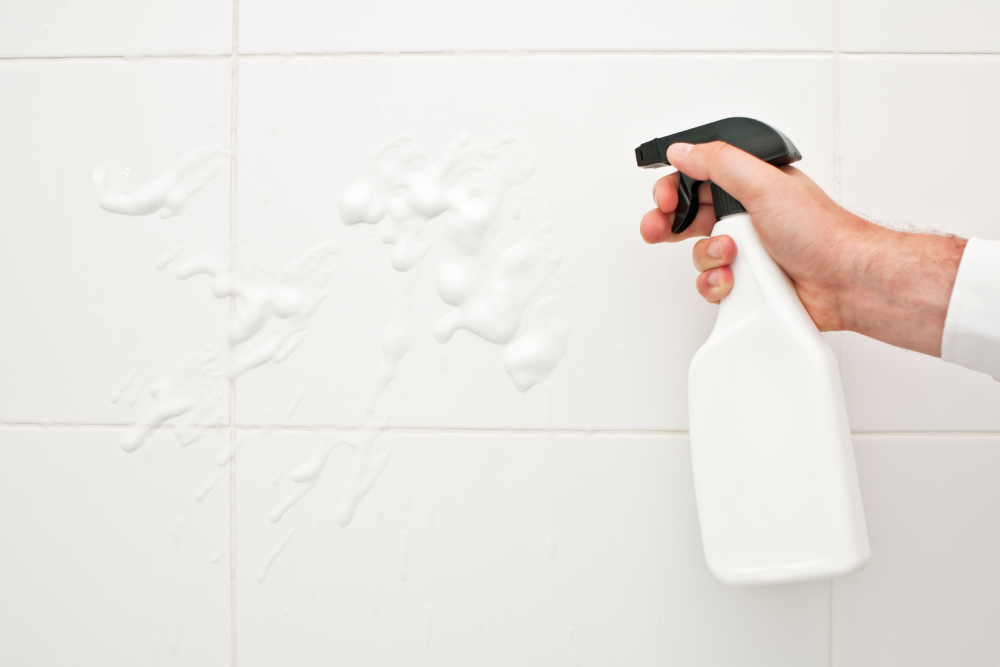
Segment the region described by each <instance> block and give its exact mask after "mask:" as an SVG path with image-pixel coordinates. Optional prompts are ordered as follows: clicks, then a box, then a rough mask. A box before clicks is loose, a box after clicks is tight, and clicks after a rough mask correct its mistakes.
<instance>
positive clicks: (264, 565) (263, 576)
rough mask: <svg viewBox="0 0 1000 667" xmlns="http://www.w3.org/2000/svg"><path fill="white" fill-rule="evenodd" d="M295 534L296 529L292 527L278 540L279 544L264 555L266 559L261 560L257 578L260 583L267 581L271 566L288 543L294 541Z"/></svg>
mask: <svg viewBox="0 0 1000 667" xmlns="http://www.w3.org/2000/svg"><path fill="white" fill-rule="evenodd" d="M294 535H295V529H294V528H292V529H291V530H290V531H288V532H287V533H286V534H285V536H284V537H282V538H281V540H279V541H278V543H277V544H275V545H274V548H272V549H271V551H269V552H268V554H267V555H266V556H264V560H263V561H262V562H261V564H260V568H258V569H257V577H256V579H257V583H258V584H262V583H264V582H265V581H267V573H268V572H269V571H270V570H271V566H272V565H274V561H276V560H278V556H280V555H281V552H282V551H284V550H285V547H287V546H288V543H289V542H291V541H292V537H293V536H294Z"/></svg>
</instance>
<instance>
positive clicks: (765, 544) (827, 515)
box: [635, 118, 871, 585]
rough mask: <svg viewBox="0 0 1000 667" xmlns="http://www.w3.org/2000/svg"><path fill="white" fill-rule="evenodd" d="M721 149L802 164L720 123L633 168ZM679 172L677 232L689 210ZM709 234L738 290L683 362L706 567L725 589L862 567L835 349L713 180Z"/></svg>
mask: <svg viewBox="0 0 1000 667" xmlns="http://www.w3.org/2000/svg"><path fill="white" fill-rule="evenodd" d="M711 141H725V142H727V143H729V144H731V145H733V146H735V147H737V148H740V149H742V150H744V151H746V152H747V153H750V154H751V155H754V156H756V157H758V158H760V159H761V160H764V161H766V162H769V163H770V164H773V165H776V166H781V165H786V164H790V163H792V162H796V161H798V160H800V159H801V158H802V156H801V155H800V154H799V151H798V150H797V149H796V148H795V146H794V145H793V144H792V142H791V141H789V140H788V138H787V137H785V136H784V135H783V134H782V133H781V132H779V131H777V130H775V129H774V128H772V127H770V126H768V125H765V124H764V123H761V122H760V121H757V120H753V119H751V118H727V119H724V120H720V121H716V122H714V123H709V124H708V125H702V126H701V127H696V128H693V129H690V130H686V131H684V132H679V133H677V134H672V135H670V136H667V137H661V138H659V139H654V140H653V141H650V142H647V143H645V144H643V145H642V146H640V147H639V148H637V149H635V155H636V161H637V163H638V164H639V166H640V167H646V168H650V167H662V166H664V165H667V164H669V162H667V149H668V148H669V147H670V145H671V144H674V143H689V144H700V143H708V142H711ZM699 185H701V182H699V181H695V180H694V179H691V178H689V177H688V176H686V175H684V174H681V176H680V182H679V186H678V204H677V213H676V217H675V219H674V223H673V231H674V233H678V232H682V231H684V229H686V228H687V227H688V226H689V225H690V224H691V223H692V222H693V221H694V218H695V215H696V214H697V213H698V204H699V202H698V186H699ZM711 188H712V203H713V205H714V208H715V216H716V219H717V220H718V222H717V223H716V224H715V228H714V231H713V233H712V236H719V235H722V234H726V235H728V236H730V237H732V239H733V240H734V241H735V242H736V260H735V261H734V262H733V264H732V265H731V268H732V271H733V290H732V292H731V293H730V294H729V296H727V297H726V298H725V299H723V300H722V302H721V304H720V306H719V315H718V320H716V323H715V328H714V329H713V330H712V333H711V335H710V336H709V338H708V340H707V341H706V342H705V344H704V345H703V346H702V347H701V349H699V350H698V352H697V353H696V354H695V355H694V358H693V359H692V361H691V368H690V371H689V373H688V409H689V423H690V433H691V463H692V468H693V471H694V486H695V495H696V498H697V503H698V518H699V522H700V524H701V536H702V544H703V546H704V549H705V560H706V561H707V563H708V567H709V569H710V570H711V571H712V573H713V574H714V575H715V576H716V577H717V578H718V579H719V580H720V581H722V582H723V583H726V584H737V585H738V584H744V585H745V584H771V583H785V582H794V581H806V580H810V579H822V578H829V577H835V576H840V575H844V574H849V573H851V572H855V571H857V570H860V569H861V568H863V567H864V566H865V565H866V564H867V563H868V560H869V559H870V557H871V551H870V549H869V546H868V532H867V530H866V528H865V517H864V511H863V509H862V506H861V492H860V489H859V487H858V475H857V470H856V468H855V465H854V449H853V445H852V442H851V430H850V426H849V425H848V422H847V408H846V406H845V404H844V393H843V389H842V387H841V383H840V371H839V368H838V365H837V360H836V358H835V357H834V355H833V351H832V350H831V349H830V347H829V346H828V345H827V344H826V341H824V340H823V337H822V336H821V335H820V333H819V330H818V329H817V328H816V325H815V324H814V323H813V321H812V318H810V317H809V314H808V313H807V312H806V309H805V307H804V306H803V305H802V302H801V301H800V300H799V298H798V294H797V293H796V291H795V287H794V286H793V285H792V282H791V280H790V279H789V278H788V276H787V275H785V273H784V272H783V271H782V270H781V268H780V267H779V266H778V265H777V263H775V261H774V260H773V259H772V258H771V256H770V255H769V254H768V253H767V251H766V250H765V249H764V246H763V245H761V242H760V238H759V237H758V236H757V232H756V231H755V230H754V227H753V225H752V224H751V222H750V216H749V215H748V214H747V212H746V209H745V208H743V206H742V205H741V204H740V203H739V202H738V201H736V200H735V199H733V197H731V196H730V195H729V194H727V193H726V192H724V191H723V190H722V189H721V188H719V187H718V186H717V185H716V184H714V183H712V186H711Z"/></svg>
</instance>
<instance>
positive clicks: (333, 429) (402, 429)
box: [0, 422, 1000, 438]
mask: <svg viewBox="0 0 1000 667" xmlns="http://www.w3.org/2000/svg"><path fill="white" fill-rule="evenodd" d="M2 427H7V428H9V429H40V430H43V431H47V430H59V431H97V430H128V429H130V428H132V427H133V425H132V424H70V423H49V424H40V423H36V422H0V428H2ZM205 428H206V429H207V430H209V431H212V432H215V433H231V434H249V433H257V432H261V431H265V430H266V431H268V432H271V433H356V432H358V431H363V430H368V427H366V426H361V425H348V426H330V425H319V424H313V425H301V426H297V425H281V426H278V425H268V426H259V425H245V426H240V425H238V424H228V425H226V424H222V425H216V426H207V427H205ZM154 430H155V431H156V432H161V431H162V432H169V431H172V430H173V426H169V425H164V426H160V427H157V428H156V429H154ZM376 430H377V431H379V432H380V433H383V434H387V435H392V434H406V433H413V434H430V435H433V434H436V433H455V434H462V433H468V434H473V435H475V434H482V435H488V434H500V435H502V434H508V433H509V434H537V435H668V436H675V435H683V436H687V435H690V431H687V430H680V429H678V430H671V429H616V428H604V429H597V428H595V429H587V428H579V429H574V428H551V429H547V428H482V427H459V426H390V427H387V428H379V429H376ZM851 435H852V436H854V437H861V438H893V437H912V438H944V437H947V438H996V437H1000V430H998V431H852V432H851Z"/></svg>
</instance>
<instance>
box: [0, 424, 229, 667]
mask: <svg viewBox="0 0 1000 667" xmlns="http://www.w3.org/2000/svg"><path fill="white" fill-rule="evenodd" d="M165 435H166V434H160V436H158V437H156V438H154V441H153V443H152V445H151V446H150V449H149V450H147V456H145V457H144V456H143V455H141V454H139V453H135V454H132V455H126V454H124V453H123V452H122V450H121V448H120V447H119V446H118V439H119V438H120V436H121V431H120V429H119V430H108V429H99V428H87V429H85V430H82V429H77V430H71V429H69V428H51V429H47V430H43V429H42V428H40V427H37V426H36V427H25V428H4V429H0V503H2V504H3V506H4V508H5V512H4V516H3V519H2V520H0V521H2V526H3V529H2V531H0V534H2V535H3V538H2V539H3V542H2V544H3V548H0V572H2V573H3V574H2V575H0V657H2V660H3V663H4V664H8V665H64V664H76V665H117V664H122V665H135V664H144V665H148V664H153V665H173V664H207V665H225V664H226V662H227V661H229V659H230V640H229V636H230V634H231V633H230V631H231V627H232V626H231V615H230V599H231V594H230V577H229V571H230V563H231V560H230V551H231V550H230V544H229V541H230V531H229V520H230V504H229V476H228V468H226V469H225V470H222V469H220V468H219V467H218V466H217V465H216V462H215V457H216V451H217V450H219V449H222V448H223V446H225V445H226V443H227V441H228V433H226V432H222V433H221V434H215V435H212V436H210V437H208V438H206V439H205V440H204V441H202V443H200V446H198V447H193V448H190V449H181V448H178V447H177V446H176V444H175V443H174V442H172V440H173V439H172V438H167V437H161V436H165ZM150 453H152V458H151V459H150V457H149V454H150ZM220 470H221V471H222V472H225V473H227V474H224V475H223V476H222V477H221V478H220V479H219V480H218V482H217V484H216V486H215V488H214V489H212V491H211V493H209V494H208V495H206V496H205V497H204V499H203V500H202V501H201V502H197V501H195V500H194V498H193V494H194V493H195V492H196V491H197V490H198V489H199V488H200V486H201V485H202V484H203V482H204V480H205V478H207V477H209V476H212V475H214V474H216V473H217V471H220ZM216 558H217V559H218V561H217V562H213V561H215V559H216Z"/></svg>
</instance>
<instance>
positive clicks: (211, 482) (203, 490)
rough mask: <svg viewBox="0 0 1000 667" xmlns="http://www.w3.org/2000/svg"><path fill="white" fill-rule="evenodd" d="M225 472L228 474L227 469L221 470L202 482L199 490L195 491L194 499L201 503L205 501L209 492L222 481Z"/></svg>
mask: <svg viewBox="0 0 1000 667" xmlns="http://www.w3.org/2000/svg"><path fill="white" fill-rule="evenodd" d="M225 474H226V471H225V470H220V471H219V472H217V473H215V474H214V475H212V476H211V477H209V478H208V479H206V480H205V481H204V482H202V484H201V486H199V487H198V490H197V491H195V492H194V499H195V500H196V501H198V502H199V503H200V502H201V501H203V500H204V499H205V497H206V496H208V494H209V493H211V491H212V489H214V488H215V487H216V485H217V484H218V483H219V482H221V481H222V477H223V475H225Z"/></svg>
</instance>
